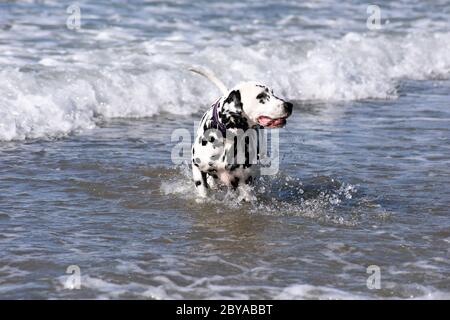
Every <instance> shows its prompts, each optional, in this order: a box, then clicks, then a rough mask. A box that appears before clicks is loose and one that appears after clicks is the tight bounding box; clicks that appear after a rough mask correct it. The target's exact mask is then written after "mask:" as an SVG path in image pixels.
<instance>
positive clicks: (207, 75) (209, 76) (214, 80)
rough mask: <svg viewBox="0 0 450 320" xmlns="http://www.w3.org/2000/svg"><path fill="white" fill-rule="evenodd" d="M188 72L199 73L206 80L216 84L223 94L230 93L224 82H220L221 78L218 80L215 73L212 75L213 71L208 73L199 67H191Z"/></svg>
mask: <svg viewBox="0 0 450 320" xmlns="http://www.w3.org/2000/svg"><path fill="white" fill-rule="evenodd" d="M188 70H189V71H192V72H195V73H198V74H200V75H202V76H204V77H205V78H207V79H208V80H209V81H211V82H212V83H214V84H215V85H216V87H217V88H219V90H220V91H221V92H222V94H224V95H226V94H227V93H228V89H227V86H226V85H225V84H224V83H223V82H222V81H220V80H219V78H217V77H216V76H215V75H214V73H212V72H211V71H208V70H205V69H200V68H198V67H190V68H188Z"/></svg>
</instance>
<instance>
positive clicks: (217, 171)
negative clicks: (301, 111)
mask: <svg viewBox="0 0 450 320" xmlns="http://www.w3.org/2000/svg"><path fill="white" fill-rule="evenodd" d="M189 70H190V71H193V72H195V73H198V74H200V75H203V76H205V77H206V78H207V79H209V80H210V81H211V82H212V83H214V84H215V85H216V86H217V87H218V88H219V89H220V90H221V92H222V94H223V95H222V96H221V97H220V98H219V99H218V100H217V101H216V102H215V103H214V104H213V105H212V106H211V107H210V108H209V109H208V110H207V111H206V112H205V113H204V115H203V117H202V119H201V121H200V124H199V126H198V130H197V134H196V138H195V140H194V143H193V145H192V174H193V178H194V183H195V187H196V189H197V192H198V195H199V196H200V198H199V199H201V198H206V197H207V196H208V190H210V189H215V188H217V187H218V186H219V185H225V186H226V187H228V188H229V189H232V190H237V191H238V192H239V198H238V199H239V200H240V201H241V200H244V201H249V202H251V201H253V200H255V196H254V195H253V192H252V188H251V184H252V183H253V182H254V181H255V178H256V177H257V176H258V175H259V167H258V159H259V154H258V153H259V139H260V135H259V133H260V130H261V129H264V128H280V127H283V126H284V125H285V124H286V119H287V118H288V117H289V116H290V115H291V114H292V103H290V102H287V101H285V100H283V99H281V98H279V97H277V96H275V94H274V93H273V91H272V90H271V89H270V88H268V87H267V86H265V85H263V84H261V83H258V82H255V81H250V82H244V83H240V84H238V85H237V86H235V87H234V88H232V89H231V90H228V89H227V88H226V86H225V85H224V84H223V82H221V81H220V80H219V79H218V78H217V77H216V76H215V75H214V74H212V73H211V72H209V71H206V70H203V69H198V68H190V69H189ZM239 150H242V153H241V154H240V155H241V157H239V154H238V151H239Z"/></svg>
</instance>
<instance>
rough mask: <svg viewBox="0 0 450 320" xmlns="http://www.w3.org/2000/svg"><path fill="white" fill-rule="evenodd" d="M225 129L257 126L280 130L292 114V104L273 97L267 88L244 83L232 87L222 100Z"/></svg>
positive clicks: (253, 83) (255, 83)
mask: <svg viewBox="0 0 450 320" xmlns="http://www.w3.org/2000/svg"><path fill="white" fill-rule="evenodd" d="M224 107H226V108H224V114H223V116H222V120H225V122H227V123H228V124H227V123H225V125H226V126H227V127H237V128H242V127H243V128H244V129H246V127H247V126H248V127H253V126H255V125H257V124H259V125H260V126H263V127H266V128H280V127H283V126H284V125H285V124H286V119H287V118H288V117H289V116H290V115H291V113H292V103H290V102H286V101H284V100H283V99H281V98H279V97H277V96H275V94H274V93H273V91H272V90H271V89H269V88H268V87H267V86H265V85H262V84H260V83H257V82H244V83H241V84H239V85H237V86H236V87H234V88H233V89H232V90H231V91H230V92H229V94H228V96H227V97H226V99H225V100H224Z"/></svg>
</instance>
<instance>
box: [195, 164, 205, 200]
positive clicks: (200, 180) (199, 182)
mask: <svg viewBox="0 0 450 320" xmlns="http://www.w3.org/2000/svg"><path fill="white" fill-rule="evenodd" d="M192 176H193V178H194V183H195V188H196V189H197V192H198V194H199V195H200V197H202V198H206V196H207V193H208V190H207V189H208V182H207V181H206V173H205V172H202V171H200V169H199V168H198V167H197V166H196V165H195V163H193V164H192Z"/></svg>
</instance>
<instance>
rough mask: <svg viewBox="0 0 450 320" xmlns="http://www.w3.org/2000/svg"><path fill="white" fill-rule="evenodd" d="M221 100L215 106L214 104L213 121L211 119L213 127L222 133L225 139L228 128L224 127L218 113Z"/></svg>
mask: <svg viewBox="0 0 450 320" xmlns="http://www.w3.org/2000/svg"><path fill="white" fill-rule="evenodd" d="M219 102H220V99H218V100H217V101H216V102H215V103H214V104H213V106H212V107H213V114H212V119H211V125H212V126H213V127H214V128H216V129H217V130H219V131H220V132H221V133H222V136H223V137H224V138H225V135H226V132H227V128H226V127H225V126H224V125H223V123H222V122H220V121H219V115H218V112H217V109H218V108H219V104H220V103H219Z"/></svg>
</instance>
